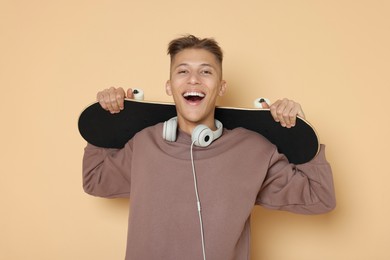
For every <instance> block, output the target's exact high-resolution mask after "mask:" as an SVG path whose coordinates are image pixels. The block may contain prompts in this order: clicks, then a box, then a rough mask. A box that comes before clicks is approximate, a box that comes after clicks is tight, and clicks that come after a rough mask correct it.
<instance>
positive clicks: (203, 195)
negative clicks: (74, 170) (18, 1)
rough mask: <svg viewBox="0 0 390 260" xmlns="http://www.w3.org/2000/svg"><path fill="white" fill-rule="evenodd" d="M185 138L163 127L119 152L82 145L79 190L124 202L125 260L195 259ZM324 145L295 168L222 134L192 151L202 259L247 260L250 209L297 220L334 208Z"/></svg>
mask: <svg viewBox="0 0 390 260" xmlns="http://www.w3.org/2000/svg"><path fill="white" fill-rule="evenodd" d="M190 146H191V136H189V135H188V134H186V133H184V132H181V131H179V133H178V138H177V141H176V142H167V141H165V140H163V138H162V124H157V125H155V126H153V127H149V128H147V129H144V130H143V131H141V132H139V133H138V134H136V135H135V136H134V137H133V138H132V139H131V140H130V141H129V142H128V143H127V144H126V145H125V147H124V148H123V149H120V150H115V149H103V148H98V147H95V146H92V145H91V144H88V145H87V147H86V148H85V153H84V159H83V187H84V190H85V191H86V192H87V193H88V194H91V195H94V196H100V197H105V198H116V197H126V198H130V215H129V224H128V238H127V250H126V259H127V260H129V259H131V260H158V259H164V260H181V259H186V260H200V259H202V247H201V235H200V228H199V219H198V209H197V202H196V197H195V190H194V179H193V175H192V166H191V158H190ZM324 149H325V147H324V146H323V145H321V148H320V152H319V154H318V155H317V156H316V157H315V158H314V159H313V160H312V161H310V162H308V163H305V164H301V165H293V164H290V163H289V162H288V160H287V159H286V157H285V156H284V155H282V154H279V153H278V151H277V148H276V147H275V146H274V145H273V144H271V143H270V142H269V141H268V140H267V139H265V138H264V137H263V136H261V135H259V134H257V133H254V132H251V131H248V130H246V129H242V128H237V129H234V130H224V133H223V135H222V136H221V137H220V138H219V139H217V140H215V141H214V142H213V143H212V144H211V145H210V146H208V147H206V148H200V147H195V146H194V150H193V152H194V163H195V170H196V175H197V184H198V190H199V197H200V202H201V209H202V211H201V212H202V216H203V227H204V237H205V247H206V257H207V259H209V260H244V259H245V260H248V259H250V256H249V254H250V248H249V246H250V227H249V222H250V221H249V219H250V215H251V212H252V209H253V207H254V206H255V205H261V206H263V207H266V208H270V209H278V210H286V211H290V212H295V213H300V214H320V213H325V212H328V211H331V210H332V209H333V208H334V207H335V193H334V187H333V178H332V171H331V167H330V165H329V164H328V162H327V161H326V159H325V151H324Z"/></svg>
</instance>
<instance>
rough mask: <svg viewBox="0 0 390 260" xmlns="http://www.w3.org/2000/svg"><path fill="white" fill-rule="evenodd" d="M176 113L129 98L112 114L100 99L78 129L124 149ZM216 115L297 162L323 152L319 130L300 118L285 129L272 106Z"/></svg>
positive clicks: (99, 141) (98, 141) (226, 109)
mask: <svg viewBox="0 0 390 260" xmlns="http://www.w3.org/2000/svg"><path fill="white" fill-rule="evenodd" d="M174 116H176V107H175V105H174V104H173V103H161V102H148V101H138V100H134V99H126V100H125V102H124V109H123V110H122V111H121V112H120V113H117V114H111V113H110V112H108V111H106V110H104V109H103V108H102V107H101V106H100V104H99V103H98V102H96V103H93V104H92V105H90V106H88V107H87V108H86V109H85V110H84V111H83V112H82V113H81V115H80V117H79V120H78V128H79V132H80V134H81V136H82V137H83V138H84V139H85V140H86V141H87V142H89V143H91V144H93V145H95V146H98V147H103V148H122V147H123V146H124V145H125V144H126V143H127V142H128V141H129V140H130V139H131V138H132V137H133V136H134V135H135V134H136V133H137V132H139V131H141V130H142V129H144V128H146V127H149V126H152V125H155V124H157V123H160V122H165V121H167V120H169V119H170V118H172V117H174ZM215 118H216V119H218V120H219V121H221V122H222V124H223V127H224V128H226V129H234V128H237V127H243V128H246V129H248V130H251V131H255V132H257V133H259V134H261V135H263V136H264V137H265V138H267V139H268V140H269V141H270V142H271V143H273V144H274V145H276V147H277V148H278V151H279V152H280V153H283V154H284V155H285V156H286V157H287V158H288V160H289V161H290V162H291V163H294V164H302V163H305V162H308V161H310V160H311V159H313V158H314V156H316V154H317V153H318V151H319V138H318V136H317V134H316V131H315V129H314V128H313V127H312V126H311V125H310V124H309V123H308V122H307V121H306V120H304V119H302V118H299V117H298V118H297V122H296V125H295V127H292V128H285V127H282V126H281V125H280V123H278V122H275V120H274V119H273V117H272V115H271V112H270V111H269V109H259V108H253V109H251V108H233V107H216V109H215Z"/></svg>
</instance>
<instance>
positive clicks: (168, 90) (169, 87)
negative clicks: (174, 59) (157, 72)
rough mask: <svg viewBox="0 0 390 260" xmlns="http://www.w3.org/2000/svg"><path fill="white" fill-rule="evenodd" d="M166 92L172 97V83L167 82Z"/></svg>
mask: <svg viewBox="0 0 390 260" xmlns="http://www.w3.org/2000/svg"><path fill="white" fill-rule="evenodd" d="M165 92H166V93H167V95H168V96H172V89H171V81H170V80H167V83H165Z"/></svg>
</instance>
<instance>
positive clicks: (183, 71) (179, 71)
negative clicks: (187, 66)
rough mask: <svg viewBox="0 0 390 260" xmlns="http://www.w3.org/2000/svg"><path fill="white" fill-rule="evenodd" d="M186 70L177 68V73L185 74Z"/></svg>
mask: <svg viewBox="0 0 390 260" xmlns="http://www.w3.org/2000/svg"><path fill="white" fill-rule="evenodd" d="M187 72H188V71H187V70H178V71H177V74H186V73H187Z"/></svg>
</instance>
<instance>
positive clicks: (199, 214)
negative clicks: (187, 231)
mask: <svg viewBox="0 0 390 260" xmlns="http://www.w3.org/2000/svg"><path fill="white" fill-rule="evenodd" d="M194 144H195V141H193V142H192V143H191V149H190V152H191V164H192V175H193V177H194V188H195V195H196V204H197V207H198V216H199V225H200V235H201V238H202V253H203V260H206V250H205V243H204V232H203V220H202V212H201V211H202V208H201V205H200V199H199V193H198V184H197V181H196V173H195V164H194V155H193V148H194Z"/></svg>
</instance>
